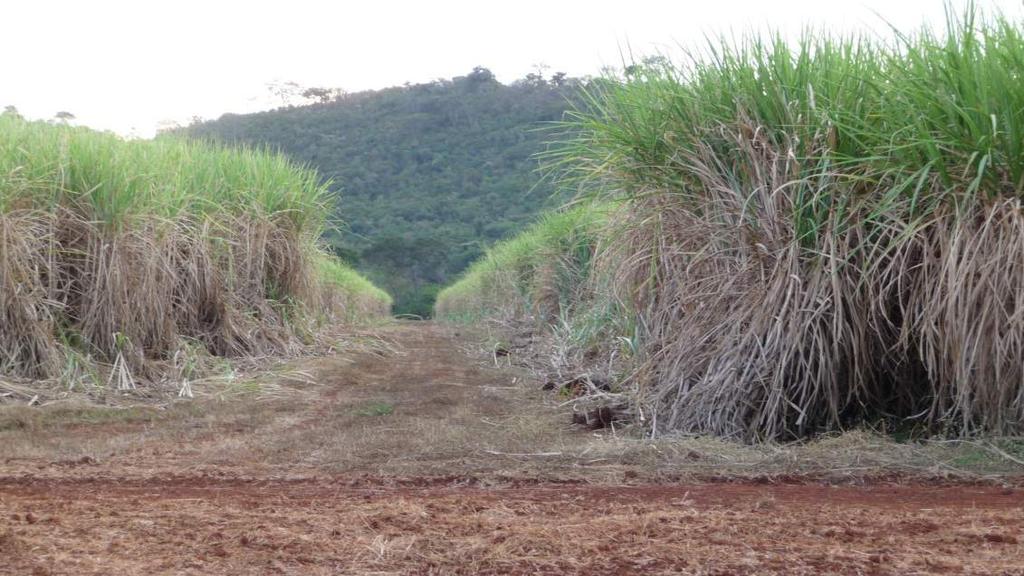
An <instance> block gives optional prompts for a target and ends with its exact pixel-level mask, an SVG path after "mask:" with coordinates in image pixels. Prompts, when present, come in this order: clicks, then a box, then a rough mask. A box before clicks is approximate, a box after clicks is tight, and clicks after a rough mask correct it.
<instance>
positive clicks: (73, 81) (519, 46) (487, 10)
mask: <svg viewBox="0 0 1024 576" xmlns="http://www.w3.org/2000/svg"><path fill="white" fill-rule="evenodd" d="M965 2H966V0H954V2H953V4H954V6H963V5H964V4H965ZM976 4H977V5H978V6H979V7H981V8H983V9H986V10H990V9H992V8H998V9H1001V10H1002V11H1003V12H1005V13H1007V14H1008V15H1012V16H1015V17H1016V16H1020V14H1021V13H1022V4H1021V0H977V1H976ZM943 6H944V4H943V0H835V1H833V0H817V1H815V0H788V1H783V0H778V1H772V0H761V1H758V0H697V1H674V2H673V1H669V0H661V1H658V0H620V1H619V2H609V1H605V0H591V1H577V0H572V1H569V0H544V1H537V0H518V1H515V2H513V1H505V2H501V3H498V2H493V1H486V0H477V1H475V2H456V1H449V0H420V1H398V0H375V1H373V0H363V1H361V2H342V1H334V2H327V1H324V2H314V1H310V0H289V1H287V2H264V1H259V0H250V1H246V2H235V1H217V0H204V1H196V0H164V1H161V2H153V1H150V0H134V1H130V2H115V1H106V0H77V1H63V2H61V1H53V0H49V1H48V0H5V1H4V2H2V3H0V107H2V106H5V105H14V106H16V107H17V108H18V109H19V111H21V112H22V114H24V115H26V116H28V117H31V118H49V117H52V116H53V114H54V113H56V112H57V111H59V110H67V111H70V112H72V113H74V114H75V115H76V116H77V117H78V121H77V122H78V123H79V124H85V125H88V126H92V127H96V128H102V129H110V130H115V131H117V132H120V133H122V134H135V135H139V136H149V135H151V134H153V132H154V130H155V128H156V126H157V124H158V123H159V122H161V121H165V120H176V121H186V120H187V119H188V118H190V117H192V116H193V115H198V116H202V117H204V118H215V117H217V116H220V115H221V114H222V113H224V112H248V111H255V110H259V109H265V108H267V107H271V106H272V105H273V104H272V101H271V100H270V99H269V96H268V91H267V89H266V85H267V83H269V82H271V81H275V80H278V81H282V80H290V81H295V82H297V83H299V84H301V85H304V86H336V87H340V88H343V89H345V90H347V91H350V92H354V91H358V90H364V89H369V88H383V87H386V86H394V85H399V84H404V83H405V82H413V83H416V82H424V81H429V80H432V79H435V78H449V77H452V76H457V75H463V74H465V73H467V72H469V71H470V70H471V69H472V68H473V67H474V66H477V65H482V66H485V67H487V68H490V69H491V70H492V71H493V72H494V73H495V74H496V75H497V77H498V79H499V80H501V81H503V82H509V81H512V80H514V79H516V78H520V77H522V76H523V75H525V74H527V73H528V72H530V71H532V70H533V69H534V67H535V65H537V64H539V63H543V64H546V65H547V66H549V69H548V72H549V73H551V72H555V71H565V72H568V73H569V74H570V75H572V76H582V75H586V74H597V73H599V70H600V69H601V68H602V67H603V66H605V65H618V64H620V63H621V56H620V55H621V54H622V52H623V50H625V49H626V47H627V46H628V47H630V48H631V49H632V51H633V53H634V54H646V53H653V52H659V51H661V52H666V51H667V52H669V53H671V52H672V51H675V50H678V46H680V45H683V46H685V45H697V44H700V43H702V42H703V39H704V37H705V35H708V34H710V35H715V36H717V35H719V34H729V33H742V32H745V31H749V30H751V29H760V28H763V27H766V26H767V27H771V28H775V29H780V30H782V31H784V32H787V33H796V32H798V31H799V30H800V29H802V28H804V27H807V26H813V27H819V28H828V29H830V30H835V31H837V32H840V31H841V32H850V31H857V30H866V31H876V32H878V33H881V34H886V29H887V25H886V22H888V23H891V24H893V25H895V26H897V27H899V28H901V29H904V30H910V29H916V28H918V27H919V26H920V25H921V24H922V23H924V22H926V21H927V22H931V23H933V24H937V23H941V21H942V19H943V10H944V8H943Z"/></svg>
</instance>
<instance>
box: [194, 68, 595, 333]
mask: <svg viewBox="0 0 1024 576" xmlns="http://www.w3.org/2000/svg"><path fill="white" fill-rule="evenodd" d="M578 85H579V81H576V80H573V79H570V78H566V77H565V76H564V74H556V75H555V76H553V77H552V78H543V77H541V76H539V75H535V74H531V75H529V76H527V78H525V79H523V80H520V81H517V82H514V83H512V84H509V85H505V84H501V83H499V82H498V81H497V80H495V78H494V76H493V75H492V74H491V73H490V71H488V70H486V69H484V68H476V69H474V70H473V72H472V73H470V74H468V75H466V76H460V77H456V78H453V79H451V80H438V81H435V82H431V83H428V84H418V85H406V86H403V87H396V88H388V89H384V90H377V91H370V92H360V93H354V94H343V95H339V94H327V93H326V91H319V92H320V94H319V95H320V97H321V98H323V100H325V101H324V102H320V103H316V104H310V105H305V106H298V107H296V106H289V107H286V108H280V109H277V110H273V111H270V112H262V113H258V114H247V115H234V114H227V115H224V116H222V117H221V118H220V119H218V120H214V121H209V122H203V123H199V124H194V125H192V126H190V127H189V128H187V129H185V130H187V131H188V133H189V134H191V135H193V136H197V137H212V138H216V139H221V140H224V141H227V142H236V141H242V142H247V143H251V144H265V145H269V146H270V147H272V148H275V149H278V150H280V151H282V152H284V153H286V154H288V155H290V156H292V157H294V158H296V159H297V160H299V161H301V162H305V163H308V164H311V165H312V166H314V167H315V168H317V169H318V170H319V171H320V173H321V174H323V175H324V176H325V177H326V178H330V179H331V180H333V182H334V184H333V185H334V187H335V188H336V189H337V190H338V191H339V192H340V194H339V201H338V207H337V210H336V215H337V216H338V217H339V218H340V219H341V220H342V221H343V222H344V225H343V226H342V227H341V230H340V232H336V233H329V235H328V240H329V241H330V242H331V244H333V245H334V246H335V248H336V250H337V251H338V252H339V253H340V254H341V255H342V256H343V257H345V258H346V259H348V260H349V261H351V262H352V263H353V264H354V265H355V266H356V267H357V268H359V269H360V270H362V271H364V272H365V273H367V274H368V275H369V276H370V277H371V278H372V279H373V280H374V281H375V282H376V283H377V284H378V285H380V286H382V287H384V288H385V289H387V290H388V291H389V292H390V293H391V294H392V295H393V296H394V297H395V312H396V313H417V314H424V315H425V314H427V313H429V311H430V305H431V303H432V301H433V297H434V295H435V294H436V291H437V289H438V288H439V287H440V286H441V285H444V284H445V283H447V282H448V281H450V279H451V278H452V277H453V276H454V275H455V274H457V273H458V272H460V271H461V270H462V269H463V268H465V267H466V266H467V265H468V264H469V263H470V262H471V261H473V260H474V259H475V258H476V257H477V256H479V255H480V254H481V252H482V250H483V249H484V248H485V247H486V246H487V245H489V244H491V243H493V242H494V241H495V240H499V239H501V238H504V237H507V236H509V235H510V234H512V233H514V232H516V231H518V230H521V229H522V228H523V226H524V225H525V224H526V223H528V222H530V221H531V220H532V218H533V216H534V215H535V214H536V213H537V212H538V211H539V210H541V209H542V208H544V207H549V206H551V205H553V204H555V203H557V202H558V200H557V199H555V198H553V197H552V193H553V192H552V187H551V185H550V184H549V183H547V182H546V181H539V180H540V178H539V175H538V174H537V171H536V169H537V162H536V160H535V159H534V158H533V155H534V154H535V153H536V152H538V151H540V150H541V149H542V148H543V146H544V142H545V141H547V140H549V139H550V138H551V137H552V135H551V134H550V133H549V132H547V131H545V130H542V129H541V128H542V127H543V126H544V125H545V123H546V122H550V121H553V120H558V119H560V118H561V117H562V114H563V112H564V111H565V110H566V109H567V108H568V107H569V100H570V99H571V98H573V95H574V94H575V92H576V90H577V89H578Z"/></svg>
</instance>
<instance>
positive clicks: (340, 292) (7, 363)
mask: <svg viewBox="0 0 1024 576" xmlns="http://www.w3.org/2000/svg"><path fill="white" fill-rule="evenodd" d="M330 201H331V198H330V195H329V193H328V191H327V189H326V187H325V186H323V185H322V184H321V183H320V179H319V177H318V176H317V175H316V173H314V172H312V171H310V170H307V169H304V168H301V167H299V166H297V165H295V164H294V163H293V162H291V161H289V160H287V159H285V158H283V157H281V156H278V155H275V154H271V153H268V152H264V151H260V150H254V149H236V150H231V149H226V148H222V147H218V146H211V145H207V144H200V143H195V142H187V141H184V140H179V139H174V138H162V139H158V140H155V141H125V140H122V139H120V138H118V137H117V136H114V135H112V134H105V133H98V132H94V131H91V130H87V129H83V128H71V127H68V126H63V125H50V124H46V123H41V122H26V121H24V120H22V119H21V118H19V117H17V116H16V115H14V114H10V113H8V114H4V115H0V374H3V375H7V376H23V377H32V378H60V379H67V380H69V381H77V380H81V379H83V378H85V379H89V380H92V381H94V383H97V384H102V383H103V381H102V380H101V377H100V375H99V374H98V373H97V371H96V370H95V366H96V365H97V364H107V365H111V364H112V365H113V374H112V376H111V378H110V380H109V382H111V383H117V385H118V387H122V388H124V387H129V388H130V387H133V386H134V385H135V380H136V379H137V378H146V379H150V378H151V379H156V378H158V377H163V376H165V375H167V374H172V375H174V374H177V375H178V376H182V377H185V378H187V377H191V374H190V373H189V372H190V371H191V370H192V362H191V361H189V360H187V359H188V358H191V357H192V356H193V355H194V354H193V353H194V351H195V350H196V349H203V350H205V351H206V352H208V353H212V354H216V355H223V356H240V355H252V354H263V353H269V352H275V351H276V352H282V351H288V350H292V349H295V348H296V347H297V346H299V345H301V344H302V343H303V342H307V341H308V340H309V339H310V338H312V337H313V336H314V335H315V329H316V328H317V327H318V326H319V325H320V324H322V323H324V322H327V321H329V320H331V319H332V318H342V317H345V318H349V319H354V318H356V317H357V316H360V315H361V314H364V313H365V314H369V313H381V312H383V311H385V310H383V308H386V303H385V302H386V296H385V295H383V294H382V293H380V292H379V291H378V290H376V289H375V288H373V287H372V286H371V285H370V284H368V283H367V282H365V281H363V282H361V283H360V282H358V279H357V278H355V277H354V274H353V273H352V272H351V271H347V270H346V269H345V267H344V266H343V265H342V264H340V263H339V262H334V261H330V260H327V259H326V258H327V257H326V256H325V255H323V254H322V252H321V250H320V249H319V248H318V246H317V238H318V236H319V234H320V231H321V228H322V224H323V217H324V214H325V211H326V207H327V206H328V205H329V203H330ZM314 261H317V262H320V263H321V266H320V271H321V272H323V273H325V275H326V274H327V273H329V275H330V278H329V281H328V282H322V281H321V280H322V278H321V277H320V276H318V275H317V274H316V270H315V269H314V266H313V265H312V263H313V262H314ZM371 300H372V301H375V302H377V303H378V305H377V306H376V307H373V306H370V305H368V304H366V302H368V301H371Z"/></svg>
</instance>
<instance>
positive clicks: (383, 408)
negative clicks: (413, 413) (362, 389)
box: [356, 402, 395, 416]
mask: <svg viewBox="0 0 1024 576" xmlns="http://www.w3.org/2000/svg"><path fill="white" fill-rule="evenodd" d="M394 411H395V406H394V404H390V403H388V402H370V403H369V404H367V405H366V406H364V407H363V408H361V409H360V410H359V411H358V412H356V414H357V415H359V416H388V415H390V414H391V413H392V412H394Z"/></svg>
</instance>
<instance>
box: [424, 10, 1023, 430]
mask: <svg viewBox="0 0 1024 576" xmlns="http://www.w3.org/2000/svg"><path fill="white" fill-rule="evenodd" d="M1021 34H1022V33H1021V27H1020V26H1019V23H1016V22H1010V21H1007V20H1005V19H1004V18H1001V17H995V18H992V19H990V20H987V21H982V20H981V19H979V18H976V15H975V14H974V13H969V14H967V15H965V16H964V17H962V18H957V17H956V16H951V17H950V18H949V25H948V29H947V30H945V31H944V34H942V35H939V34H935V33H932V32H928V31H922V32H921V33H918V34H916V35H898V36H896V37H895V38H894V39H893V41H892V43H891V44H882V43H880V42H876V41H871V40H867V39H836V38H831V37H828V36H823V35H819V36H815V35H808V36H805V37H804V38H803V39H802V40H800V41H799V42H797V43H795V44H790V43H787V42H786V41H784V40H783V39H781V38H775V37H772V38H768V39H757V38H755V39H751V40H749V41H747V42H745V43H742V44H740V45H729V44H724V45H721V46H712V47H711V49H710V50H709V51H708V53H707V55H706V56H704V57H700V56H697V57H694V58H692V59H690V61H689V62H690V63H688V64H686V65H682V66H676V65H672V64H671V63H669V62H667V61H665V60H663V59H654V60H651V61H648V62H646V63H644V64H642V65H637V66H631V67H629V68H627V69H626V72H625V75H624V76H623V77H621V78H610V79H608V81H607V82H604V83H598V84H592V85H591V86H590V87H589V88H588V89H587V90H586V94H585V98H584V99H585V108H583V109H580V110H578V111H576V112H574V113H573V114H572V116H571V118H570V119H569V120H568V123H567V126H566V128H567V129H568V130H571V131H574V132H575V133H576V134H578V136H576V137H574V138H569V139H568V140H567V141H566V142H565V144H564V146H562V147H561V148H560V149H557V150H554V151H553V152H551V153H549V154H548V155H547V156H546V158H547V161H548V162H549V164H550V165H551V166H552V169H554V170H556V171H558V172H559V173H560V174H561V176H562V178H563V179H564V180H565V181H567V182H569V183H571V184H572V185H573V186H578V187H582V188H583V189H585V190H589V191H590V193H591V194H592V195H594V196H596V197H598V198H605V199H614V200H615V201H617V202H620V203H621V205H622V210H621V213H620V214H619V216H618V217H617V219H616V223H615V226H614V230H615V234H614V236H607V235H605V236H604V237H603V238H599V239H598V240H599V249H598V260H599V261H602V262H605V263H606V264H605V265H603V266H600V267H597V268H594V269H593V270H594V271H595V272H597V271H600V270H614V273H613V274H612V276H613V278H614V293H615V294H618V295H619V296H620V297H621V298H622V299H623V301H624V302H626V303H628V306H623V307H621V308H619V312H622V313H624V311H626V310H633V311H635V312H634V315H633V317H632V320H633V321H634V322H633V325H635V326H636V327H637V328H636V332H635V335H634V337H632V338H627V336H628V334H619V336H621V337H622V338H624V339H625V340H629V341H630V342H631V344H630V347H631V348H632V349H633V350H634V351H635V356H634V357H633V359H632V362H633V363H634V366H633V369H632V370H630V371H629V372H628V374H629V375H630V376H629V377H628V378H627V379H626V380H625V381H624V382H623V383H622V384H623V385H624V386H626V388H627V389H628V390H629V391H630V392H629V394H630V400H631V401H632V404H633V407H634V410H635V413H636V415H637V418H638V420H640V421H642V422H643V423H644V424H645V425H646V426H647V427H648V429H649V431H650V432H651V433H652V434H661V433H668V432H677V431H681V432H694V433H713V434H717V435H722V436H732V437H742V438H746V439H771V438H792V437H800V436H806V435H809V434H813V433H816V432H819V431H822V430H828V429H835V428H840V427H843V426H847V425H849V424H851V423H853V422H861V421H865V420H868V421H878V420H879V419H881V420H888V421H891V422H893V423H894V425H896V427H898V428H899V427H906V426H915V427H919V428H923V429H925V430H926V431H928V432H931V433H940V434H959V435H966V434H971V433H975V432H986V433H994V434H1012V433H1020V432H1021V431H1022V428H1024V385H1022V382H1024V314H1022V311H1024V214H1022V211H1021V197H1022V195H1024V193H1022V186H1024V155H1022V151H1024V84H1022V83H1021V82H1020V81H1019V80H1020V77H1021V76H1022V74H1024V38H1022V36H1021ZM592 276H593V273H592ZM512 277H513V278H514V277H515V276H514V275H513V276H512ZM470 282H472V280H470ZM476 286H478V287H474V286H473V285H472V284H467V285H463V286H462V287H461V288H460V287H456V288H455V290H456V292H458V291H459V290H462V291H464V292H475V293H479V294H483V293H486V290H484V289H483V288H482V287H483V286H484V283H482V282H479V281H478V282H477V284H476ZM463 298H464V299H465V298H466V296H463ZM442 302H444V300H442ZM620 321H621V320H620ZM624 325H628V323H626V324H624ZM625 340H623V341H625Z"/></svg>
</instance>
